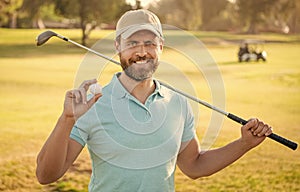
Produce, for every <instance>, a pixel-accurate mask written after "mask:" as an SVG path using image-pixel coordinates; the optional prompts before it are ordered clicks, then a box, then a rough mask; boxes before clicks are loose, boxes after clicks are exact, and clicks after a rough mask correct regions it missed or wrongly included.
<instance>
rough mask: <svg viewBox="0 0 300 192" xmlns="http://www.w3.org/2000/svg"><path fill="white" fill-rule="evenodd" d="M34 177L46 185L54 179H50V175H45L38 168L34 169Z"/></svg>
mask: <svg viewBox="0 0 300 192" xmlns="http://www.w3.org/2000/svg"><path fill="white" fill-rule="evenodd" d="M36 178H37V180H38V182H39V183H40V184H41V185H47V184H50V183H53V182H54V181H55V180H54V179H51V177H49V176H47V174H43V173H41V172H39V171H38V170H37V171H36Z"/></svg>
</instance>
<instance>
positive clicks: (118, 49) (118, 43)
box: [115, 41, 121, 53]
mask: <svg viewBox="0 0 300 192" xmlns="http://www.w3.org/2000/svg"><path fill="white" fill-rule="evenodd" d="M115 49H116V52H117V53H120V52H121V45H120V42H118V41H115Z"/></svg>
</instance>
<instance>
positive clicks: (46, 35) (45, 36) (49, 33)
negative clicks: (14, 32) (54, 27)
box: [36, 31, 57, 46]
mask: <svg viewBox="0 0 300 192" xmlns="http://www.w3.org/2000/svg"><path fill="white" fill-rule="evenodd" d="M53 36H57V33H55V32H53V31H45V32H43V33H41V34H40V35H39V36H37V38H36V45H37V46H40V45H43V44H44V43H46V42H47V41H48V40H49V39H50V38H51V37H53Z"/></svg>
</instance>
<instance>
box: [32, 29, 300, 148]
mask: <svg viewBox="0 0 300 192" xmlns="http://www.w3.org/2000/svg"><path fill="white" fill-rule="evenodd" d="M51 37H58V38H60V39H62V40H64V41H67V42H70V43H72V44H74V45H76V46H78V47H80V48H83V49H85V50H87V51H89V52H92V53H94V54H96V55H98V56H100V57H102V58H104V59H107V60H108V61H111V62H112V63H114V64H117V65H120V63H119V62H117V61H115V60H113V59H112V58H109V57H107V56H105V55H103V54H101V53H99V52H97V51H95V50H93V49H90V48H88V47H86V46H83V45H81V44H79V43H77V42H75V41H72V40H71V39H69V38H67V37H64V36H62V35H59V34H57V33H55V32H53V31H45V32H43V33H41V34H40V35H39V36H38V37H37V38H36V41H37V46H40V45H43V44H45V43H46V42H47V41H48V40H49V39H50V38H51ZM159 83H160V84H161V85H162V86H164V87H166V88H168V89H170V90H172V91H174V92H176V93H178V94H180V95H182V96H185V97H186V98H188V99H190V100H193V101H195V102H197V103H199V104H201V105H203V106H205V107H207V108H210V109H212V110H214V111H217V112H218V113H221V114H223V115H225V116H226V117H228V118H229V119H231V120H233V121H235V122H237V123H239V124H241V125H245V124H246V123H247V121H246V120H244V119H242V118H240V117H238V116H236V115H234V114H232V113H228V112H226V111H223V110H221V109H219V108H217V107H215V106H213V105H211V104H209V103H207V102H205V101H202V100H200V99H198V98H196V97H194V96H192V95H189V94H187V93H184V92H182V91H180V90H178V89H175V88H174V87H172V86H170V85H168V84H166V83H163V82H161V81H159ZM268 137H269V138H271V139H273V140H274V141H277V142H279V143H281V144H283V145H285V146H287V147H289V148H291V149H293V150H296V149H297V147H298V144H297V143H295V142H293V141H290V140H288V139H286V138H283V137H281V136H279V135H277V134H275V133H272V134H271V135H269V136H268Z"/></svg>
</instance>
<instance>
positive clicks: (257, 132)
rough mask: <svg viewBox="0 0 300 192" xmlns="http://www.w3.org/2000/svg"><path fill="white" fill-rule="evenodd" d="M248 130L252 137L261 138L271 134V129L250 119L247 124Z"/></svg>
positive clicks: (256, 120)
mask: <svg viewBox="0 0 300 192" xmlns="http://www.w3.org/2000/svg"><path fill="white" fill-rule="evenodd" d="M247 124H248V125H247V127H248V129H249V130H250V131H251V132H252V134H253V135H254V136H258V137H262V136H268V135H270V134H272V127H270V126H269V125H268V124H265V123H264V122H262V121H260V120H258V119H256V118H255V119H250V120H249V122H248V123H247Z"/></svg>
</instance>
